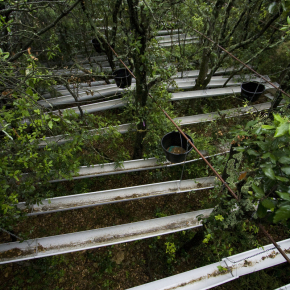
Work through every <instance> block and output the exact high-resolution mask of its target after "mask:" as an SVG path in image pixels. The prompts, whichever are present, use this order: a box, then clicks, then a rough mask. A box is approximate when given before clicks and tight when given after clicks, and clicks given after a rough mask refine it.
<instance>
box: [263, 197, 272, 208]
mask: <svg viewBox="0 0 290 290" xmlns="http://www.w3.org/2000/svg"><path fill="white" fill-rule="evenodd" d="M262 205H263V206H264V207H265V208H267V209H271V208H274V207H275V204H274V202H273V200H271V199H268V198H267V199H264V200H262Z"/></svg>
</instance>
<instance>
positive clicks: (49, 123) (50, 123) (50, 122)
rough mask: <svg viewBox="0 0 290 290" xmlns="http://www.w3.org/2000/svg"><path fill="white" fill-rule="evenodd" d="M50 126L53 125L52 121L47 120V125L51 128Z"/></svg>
mask: <svg viewBox="0 0 290 290" xmlns="http://www.w3.org/2000/svg"><path fill="white" fill-rule="evenodd" d="M52 126H53V123H52V121H51V120H50V121H49V122H48V127H49V128H50V129H52Z"/></svg>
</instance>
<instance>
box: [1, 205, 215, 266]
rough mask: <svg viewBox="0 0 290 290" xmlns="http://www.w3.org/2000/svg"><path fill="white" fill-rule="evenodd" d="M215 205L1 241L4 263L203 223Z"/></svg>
mask: <svg viewBox="0 0 290 290" xmlns="http://www.w3.org/2000/svg"><path fill="white" fill-rule="evenodd" d="M211 212H212V209H204V210H199V211H193V212H188V213H183V214H178V215H173V216H168V217H163V218H157V219H151V220H145V221H141V222H135V223H130V224H123V225H119V226H113V227H107V228H101V229H94V230H89V231H83V232H76V233H71V234H65V235H58V236H50V237H45V238H38V239H33V240H27V241H24V242H22V243H20V242H14V243H7V244H2V245H0V264H5V263H11V262H19V261H23V260H29V259H35V258H42V257H48V256H53V255H59V254H65V253H71V252H76V251H82V250H88V249H92V248H98V247H104V246H109V245H114V244H120V243H125V242H130V241H136V240H140V239H146V238H151V237H155V236H160V235H165V234H170V233H175V232H178V231H183V230H188V229H192V228H196V227H200V226H202V222H201V221H200V220H198V216H200V215H203V216H204V217H208V216H209V215H210V213H211Z"/></svg>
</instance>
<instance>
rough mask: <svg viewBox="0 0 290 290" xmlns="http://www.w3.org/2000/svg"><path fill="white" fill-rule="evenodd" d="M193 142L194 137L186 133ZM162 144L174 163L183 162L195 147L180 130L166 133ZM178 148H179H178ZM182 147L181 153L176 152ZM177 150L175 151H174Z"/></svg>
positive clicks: (168, 157) (169, 159) (167, 155)
mask: <svg viewBox="0 0 290 290" xmlns="http://www.w3.org/2000/svg"><path fill="white" fill-rule="evenodd" d="M185 135H186V136H187V137H188V138H189V140H190V141H191V142H193V140H192V138H191V137H190V136H188V135H187V134H185ZM161 146H162V148H163V150H164V152H165V155H166V159H167V160H168V161H170V162H172V163H179V162H183V161H184V160H185V158H186V156H187V154H188V153H189V152H190V151H191V150H192V149H193V147H192V146H191V145H190V144H189V142H188V141H187V140H186V139H185V137H184V136H182V135H181V134H180V133H179V132H174V131H173V132H171V133H168V134H166V135H165V136H164V137H163V138H162V140H161ZM176 149H177V150H176ZM179 149H180V153H176V152H177V151H178V150H179ZM174 151H175V153H174Z"/></svg>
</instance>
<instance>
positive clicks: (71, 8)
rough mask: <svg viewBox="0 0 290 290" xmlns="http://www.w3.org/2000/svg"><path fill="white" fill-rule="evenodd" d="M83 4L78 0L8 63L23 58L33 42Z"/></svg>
mask: <svg viewBox="0 0 290 290" xmlns="http://www.w3.org/2000/svg"><path fill="white" fill-rule="evenodd" d="M80 2H81V0H77V1H76V2H75V3H74V4H73V5H72V6H71V7H69V8H68V9H67V10H66V11H64V12H62V13H61V14H60V15H59V16H58V17H57V18H56V19H55V21H54V22H52V23H51V24H50V25H48V26H46V27H45V28H43V29H42V30H40V31H39V32H38V33H36V34H35V35H34V37H33V38H32V39H31V40H30V41H29V42H27V43H26V44H25V45H24V46H23V48H22V49H21V51H20V52H18V53H16V54H15V55H14V56H12V57H10V58H9V59H8V61H10V62H12V61H15V60H16V59H18V58H19V57H20V56H22V54H23V53H24V52H25V51H26V50H27V48H28V47H30V45H31V44H32V43H33V41H34V40H35V39H36V38H37V37H39V36H40V35H42V34H44V33H45V32H47V31H48V30H50V29H51V28H53V27H54V26H56V24H57V23H58V22H59V21H60V20H61V19H62V18H63V17H65V16H66V15H67V14H68V13H69V12H70V11H71V10H73V9H74V8H75V7H76V6H77V5H78V4H79V3H80Z"/></svg>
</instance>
